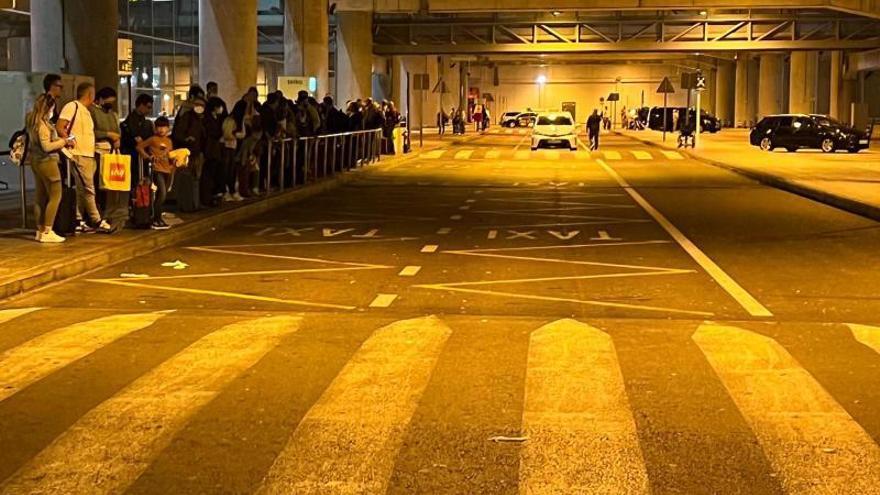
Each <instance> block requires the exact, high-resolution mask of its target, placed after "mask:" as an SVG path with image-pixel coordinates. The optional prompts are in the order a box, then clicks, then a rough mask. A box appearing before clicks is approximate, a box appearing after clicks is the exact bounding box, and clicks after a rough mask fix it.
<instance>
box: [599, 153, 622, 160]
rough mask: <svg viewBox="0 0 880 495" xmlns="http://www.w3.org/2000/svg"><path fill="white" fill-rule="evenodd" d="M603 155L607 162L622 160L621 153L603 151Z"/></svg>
mask: <svg viewBox="0 0 880 495" xmlns="http://www.w3.org/2000/svg"><path fill="white" fill-rule="evenodd" d="M602 154H603V155H604V156H605V159H606V160H620V159H621V158H623V157H621V156H620V152H619V151H603V152H602Z"/></svg>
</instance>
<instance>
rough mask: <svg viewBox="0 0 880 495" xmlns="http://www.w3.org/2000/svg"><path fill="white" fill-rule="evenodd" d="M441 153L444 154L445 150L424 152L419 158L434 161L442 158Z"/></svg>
mask: <svg viewBox="0 0 880 495" xmlns="http://www.w3.org/2000/svg"><path fill="white" fill-rule="evenodd" d="M443 153H446V150H433V151H426V152H424V153H422V155H421V157H422V158H427V159H429V160H436V159H437V158H440V157H441V156H443Z"/></svg>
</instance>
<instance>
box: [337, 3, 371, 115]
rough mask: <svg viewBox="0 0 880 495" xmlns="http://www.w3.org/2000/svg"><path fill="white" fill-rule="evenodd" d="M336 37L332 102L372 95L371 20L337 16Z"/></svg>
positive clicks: (360, 14) (367, 14)
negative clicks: (334, 91)
mask: <svg viewBox="0 0 880 495" xmlns="http://www.w3.org/2000/svg"><path fill="white" fill-rule="evenodd" d="M336 16H337V20H338V30H337V34H336V42H337V43H336V102H337V104H338V105H344V104H345V102H346V101H349V100H351V101H354V100H357V99H358V98H364V99H366V98H369V97H371V96H372V95H373V32H372V27H373V16H372V14H371V13H370V12H338V13H337V14H336Z"/></svg>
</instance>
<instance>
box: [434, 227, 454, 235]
mask: <svg viewBox="0 0 880 495" xmlns="http://www.w3.org/2000/svg"><path fill="white" fill-rule="evenodd" d="M450 232H452V229H451V228H449V227H443V228H441V229H439V230H437V235H448V234H449V233H450Z"/></svg>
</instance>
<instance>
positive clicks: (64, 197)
mask: <svg viewBox="0 0 880 495" xmlns="http://www.w3.org/2000/svg"><path fill="white" fill-rule="evenodd" d="M60 166H62V167H64V173H63V174H62V176H63V178H64V179H65V180H62V181H61V202H60V203H59V204H58V214H57V215H56V216H55V225H53V230H55V233H57V234H59V235H62V236H64V235H71V234H73V233H75V232H76V226H77V223H78V222H77V220H76V186H75V185H74V183H73V178H72V177H71V168H72V167H73V166H74V164H73V163H72V162H71V160H63V161H62V162H60Z"/></svg>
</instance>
